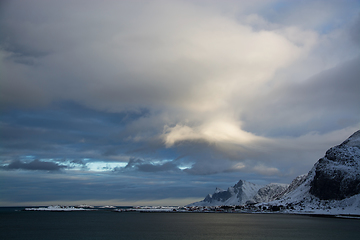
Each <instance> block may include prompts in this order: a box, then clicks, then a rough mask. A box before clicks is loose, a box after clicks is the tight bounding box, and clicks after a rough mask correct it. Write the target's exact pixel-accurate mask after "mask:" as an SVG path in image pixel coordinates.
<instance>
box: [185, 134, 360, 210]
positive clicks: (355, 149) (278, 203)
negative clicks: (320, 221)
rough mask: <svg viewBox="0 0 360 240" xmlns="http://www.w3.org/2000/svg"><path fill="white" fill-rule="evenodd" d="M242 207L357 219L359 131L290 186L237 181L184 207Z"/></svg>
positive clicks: (358, 198) (359, 205) (359, 165)
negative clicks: (353, 216) (355, 216)
mask: <svg viewBox="0 0 360 240" xmlns="http://www.w3.org/2000/svg"><path fill="white" fill-rule="evenodd" d="M220 205H245V206H244V209H245V210H246V209H247V210H251V211H263V212H267V211H282V212H285V213H286V212H288V213H318V214H356V215H360V130H359V131H357V132H355V133H354V134H352V135H351V136H350V137H349V138H348V139H346V140H345V141H344V142H343V143H341V144H340V145H337V146H334V147H332V148H330V149H329V150H327V151H326V153H325V156H324V157H323V158H321V159H319V160H318V161H317V162H316V163H315V165H314V166H313V168H312V169H311V170H310V171H309V173H308V174H304V175H301V176H298V177H296V178H295V179H294V180H293V181H292V182H291V184H290V185H286V184H269V185H266V186H261V185H257V184H254V183H250V182H246V181H244V180H240V181H239V182H238V183H237V184H235V185H234V186H233V187H229V188H228V190H222V189H219V188H217V189H216V190H215V192H214V193H213V194H212V195H211V194H209V195H208V196H206V198H205V199H204V200H202V201H200V202H195V203H192V204H189V205H188V206H220Z"/></svg>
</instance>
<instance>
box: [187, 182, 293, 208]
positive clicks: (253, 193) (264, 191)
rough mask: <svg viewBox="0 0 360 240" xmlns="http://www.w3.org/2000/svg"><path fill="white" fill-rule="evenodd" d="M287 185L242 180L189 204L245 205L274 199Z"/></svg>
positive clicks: (217, 189)
mask: <svg viewBox="0 0 360 240" xmlns="http://www.w3.org/2000/svg"><path fill="white" fill-rule="evenodd" d="M287 187H288V185H287V184H276V183H271V184H269V185H266V186H263V185H259V184H255V183H251V182H247V181H244V180H240V181H239V182H238V183H237V184H235V185H234V186H232V187H229V188H228V189H227V190H222V189H220V188H216V189H215V192H214V193H213V194H208V195H207V196H206V197H205V199H204V200H202V201H200V202H195V203H192V204H189V205H187V206H221V205H244V204H248V203H259V202H268V201H271V200H274V199H275V198H274V197H275V196H277V195H279V194H280V193H281V192H283V191H284V190H285V189H287Z"/></svg>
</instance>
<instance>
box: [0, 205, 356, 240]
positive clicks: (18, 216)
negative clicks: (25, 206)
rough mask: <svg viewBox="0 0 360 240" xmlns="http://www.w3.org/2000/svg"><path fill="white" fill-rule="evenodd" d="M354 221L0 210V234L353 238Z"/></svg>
mask: <svg viewBox="0 0 360 240" xmlns="http://www.w3.org/2000/svg"><path fill="white" fill-rule="evenodd" d="M359 237H360V220H354V219H338V218H321V217H310V216H298V215H281V214H226V213H136V212H125V213H119V212H111V211H91V212H28V211H14V209H12V210H11V209H8V211H6V210H4V209H3V210H1V211H0V239H2V240H6V239H14V240H15V239H27V240H32V239H37V240H41V239H49V240H54V239H61V240H64V239H67V240H69V239H77V240H79V239H87V240H91V239H130V240H131V239H146V240H155V239H156V240H160V239H167V240H168V239H169V240H171V239H196V240H200V239H206V240H211V239H286V240H288V239H317V240H319V239H326V240H329V239H359Z"/></svg>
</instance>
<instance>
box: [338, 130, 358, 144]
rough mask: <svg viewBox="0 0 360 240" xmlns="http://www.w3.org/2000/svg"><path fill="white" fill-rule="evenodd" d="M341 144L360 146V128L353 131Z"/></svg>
mask: <svg viewBox="0 0 360 240" xmlns="http://www.w3.org/2000/svg"><path fill="white" fill-rule="evenodd" d="M340 145H347V146H350V147H358V148H360V130H358V131H356V132H355V133H353V134H352V135H351V136H350V137H349V138H348V139H346V140H345V141H344V142H343V143H341V144H340Z"/></svg>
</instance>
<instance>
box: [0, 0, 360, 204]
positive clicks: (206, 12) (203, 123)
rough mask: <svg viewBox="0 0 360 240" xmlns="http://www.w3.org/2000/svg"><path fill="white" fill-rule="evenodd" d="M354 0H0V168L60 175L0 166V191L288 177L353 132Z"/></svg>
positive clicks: (125, 191) (90, 193) (53, 194)
mask: <svg viewBox="0 0 360 240" xmlns="http://www.w3.org/2000/svg"><path fill="white" fill-rule="evenodd" d="M2 3H3V2H1V3H0V4H2ZM359 7H360V5H359V4H358V3H357V2H356V1H355V2H354V1H346V2H345V3H344V2H342V1H325V0H324V1H323V0H319V1H312V0H306V1H298V2H291V1H278V0H275V1H266V0H264V1H263V0H257V1H235V0H234V1H232V0H230V1H226V3H225V2H221V3H220V2H219V1H206V3H205V1H191V0H189V1H187V0H184V1H171V0H169V1H167V0H166V1H151V2H148V1H146V4H145V3H144V2H143V1H106V2H100V1H91V0H74V1H55V0H54V1H52V0H33V1H25V0H24V1H18V0H12V1H8V2H7V3H6V4H2V5H1V6H0V11H1V14H0V29H1V34H0V68H1V69H0V79H1V88H0V110H1V111H2V112H1V114H0V127H1V138H0V145H1V147H0V155H1V156H0V164H1V165H2V166H7V169H8V170H10V169H27V170H31V169H30V168H33V169H38V168H48V169H49V170H50V169H51V168H52V167H53V168H54V169H55V170H56V168H60V169H62V170H63V171H60V173H61V174H60V173H59V174H57V173H56V172H57V171H53V174H47V175H46V174H45V173H43V172H42V171H1V173H0V177H2V179H5V180H6V181H0V182H11V181H14V183H11V184H10V185H6V184H3V185H6V186H5V188H6V189H5V188H3V187H1V188H0V192H1V193H2V194H0V198H1V197H3V199H5V198H6V199H7V201H12V200H13V201H23V200H25V199H27V200H29V201H30V200H36V201H40V200H41V199H43V200H56V199H65V200H81V199H102V200H104V199H112V198H116V199H126V200H134V199H159V198H169V197H174V196H175V197H191V196H197V197H198V196H200V197H202V196H205V195H206V194H207V193H209V192H211V191H212V190H213V188H214V186H219V185H218V184H217V183H219V182H220V183H221V184H220V187H223V188H226V187H228V186H230V185H233V184H234V183H236V182H237V181H238V180H239V179H240V178H242V179H245V180H254V181H262V182H264V183H265V182H284V183H288V182H289V181H291V180H292V178H293V177H294V176H296V175H298V174H303V173H306V171H308V169H309V168H310V167H311V166H312V165H313V164H314V162H315V161H316V160H317V159H318V158H319V157H322V155H323V153H324V151H326V150H327V149H328V148H329V147H331V146H333V145H335V144H338V143H339V142H341V141H343V140H344V139H345V138H346V137H348V136H349V135H350V134H349V133H350V132H351V133H352V132H353V130H354V129H357V128H358V127H359V123H360V119H359V116H360V112H359V111H360V110H359V102H360V99H359V92H360V91H359V80H358V79H359V67H358V66H359V65H360V60H359V58H358V56H359V45H358V42H359V41H358V40H359V28H358V26H359V17H358V12H359ZM355 12H356V14H355ZM350 26H353V28H351V27H350ZM349 29H350V31H349ZM351 38H352V40H351ZM351 59H352V60H351ZM29 155H32V156H31V157H30V158H27V156H29ZM15 159H20V160H24V159H25V160H27V161H28V160H29V159H41V161H44V162H41V161H39V160H34V161H33V162H30V163H29V162H27V161H24V162H21V161H18V160H15ZM9 161H12V162H10V163H9ZM45 161H46V162H45ZM107 164H108V165H107ZM126 164H127V165H126ZM65 165H66V166H67V168H64V167H63V166H65ZM5 168H6V167H5ZM112 170H114V171H112ZM58 172H59V171H58ZM99 172H101V174H97V173H99ZM64 173H65V174H64ZM37 174H38V175H37ZM44 179H45V180H44ZM15 180H16V181H15ZM189 186H194V187H193V188H192V187H189ZM210 186H211V187H210ZM4 189H5V190H4ZM32 190H34V191H33V192H31V191H32ZM200 193H201V194H200ZM12 197H13V198H12Z"/></svg>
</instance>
